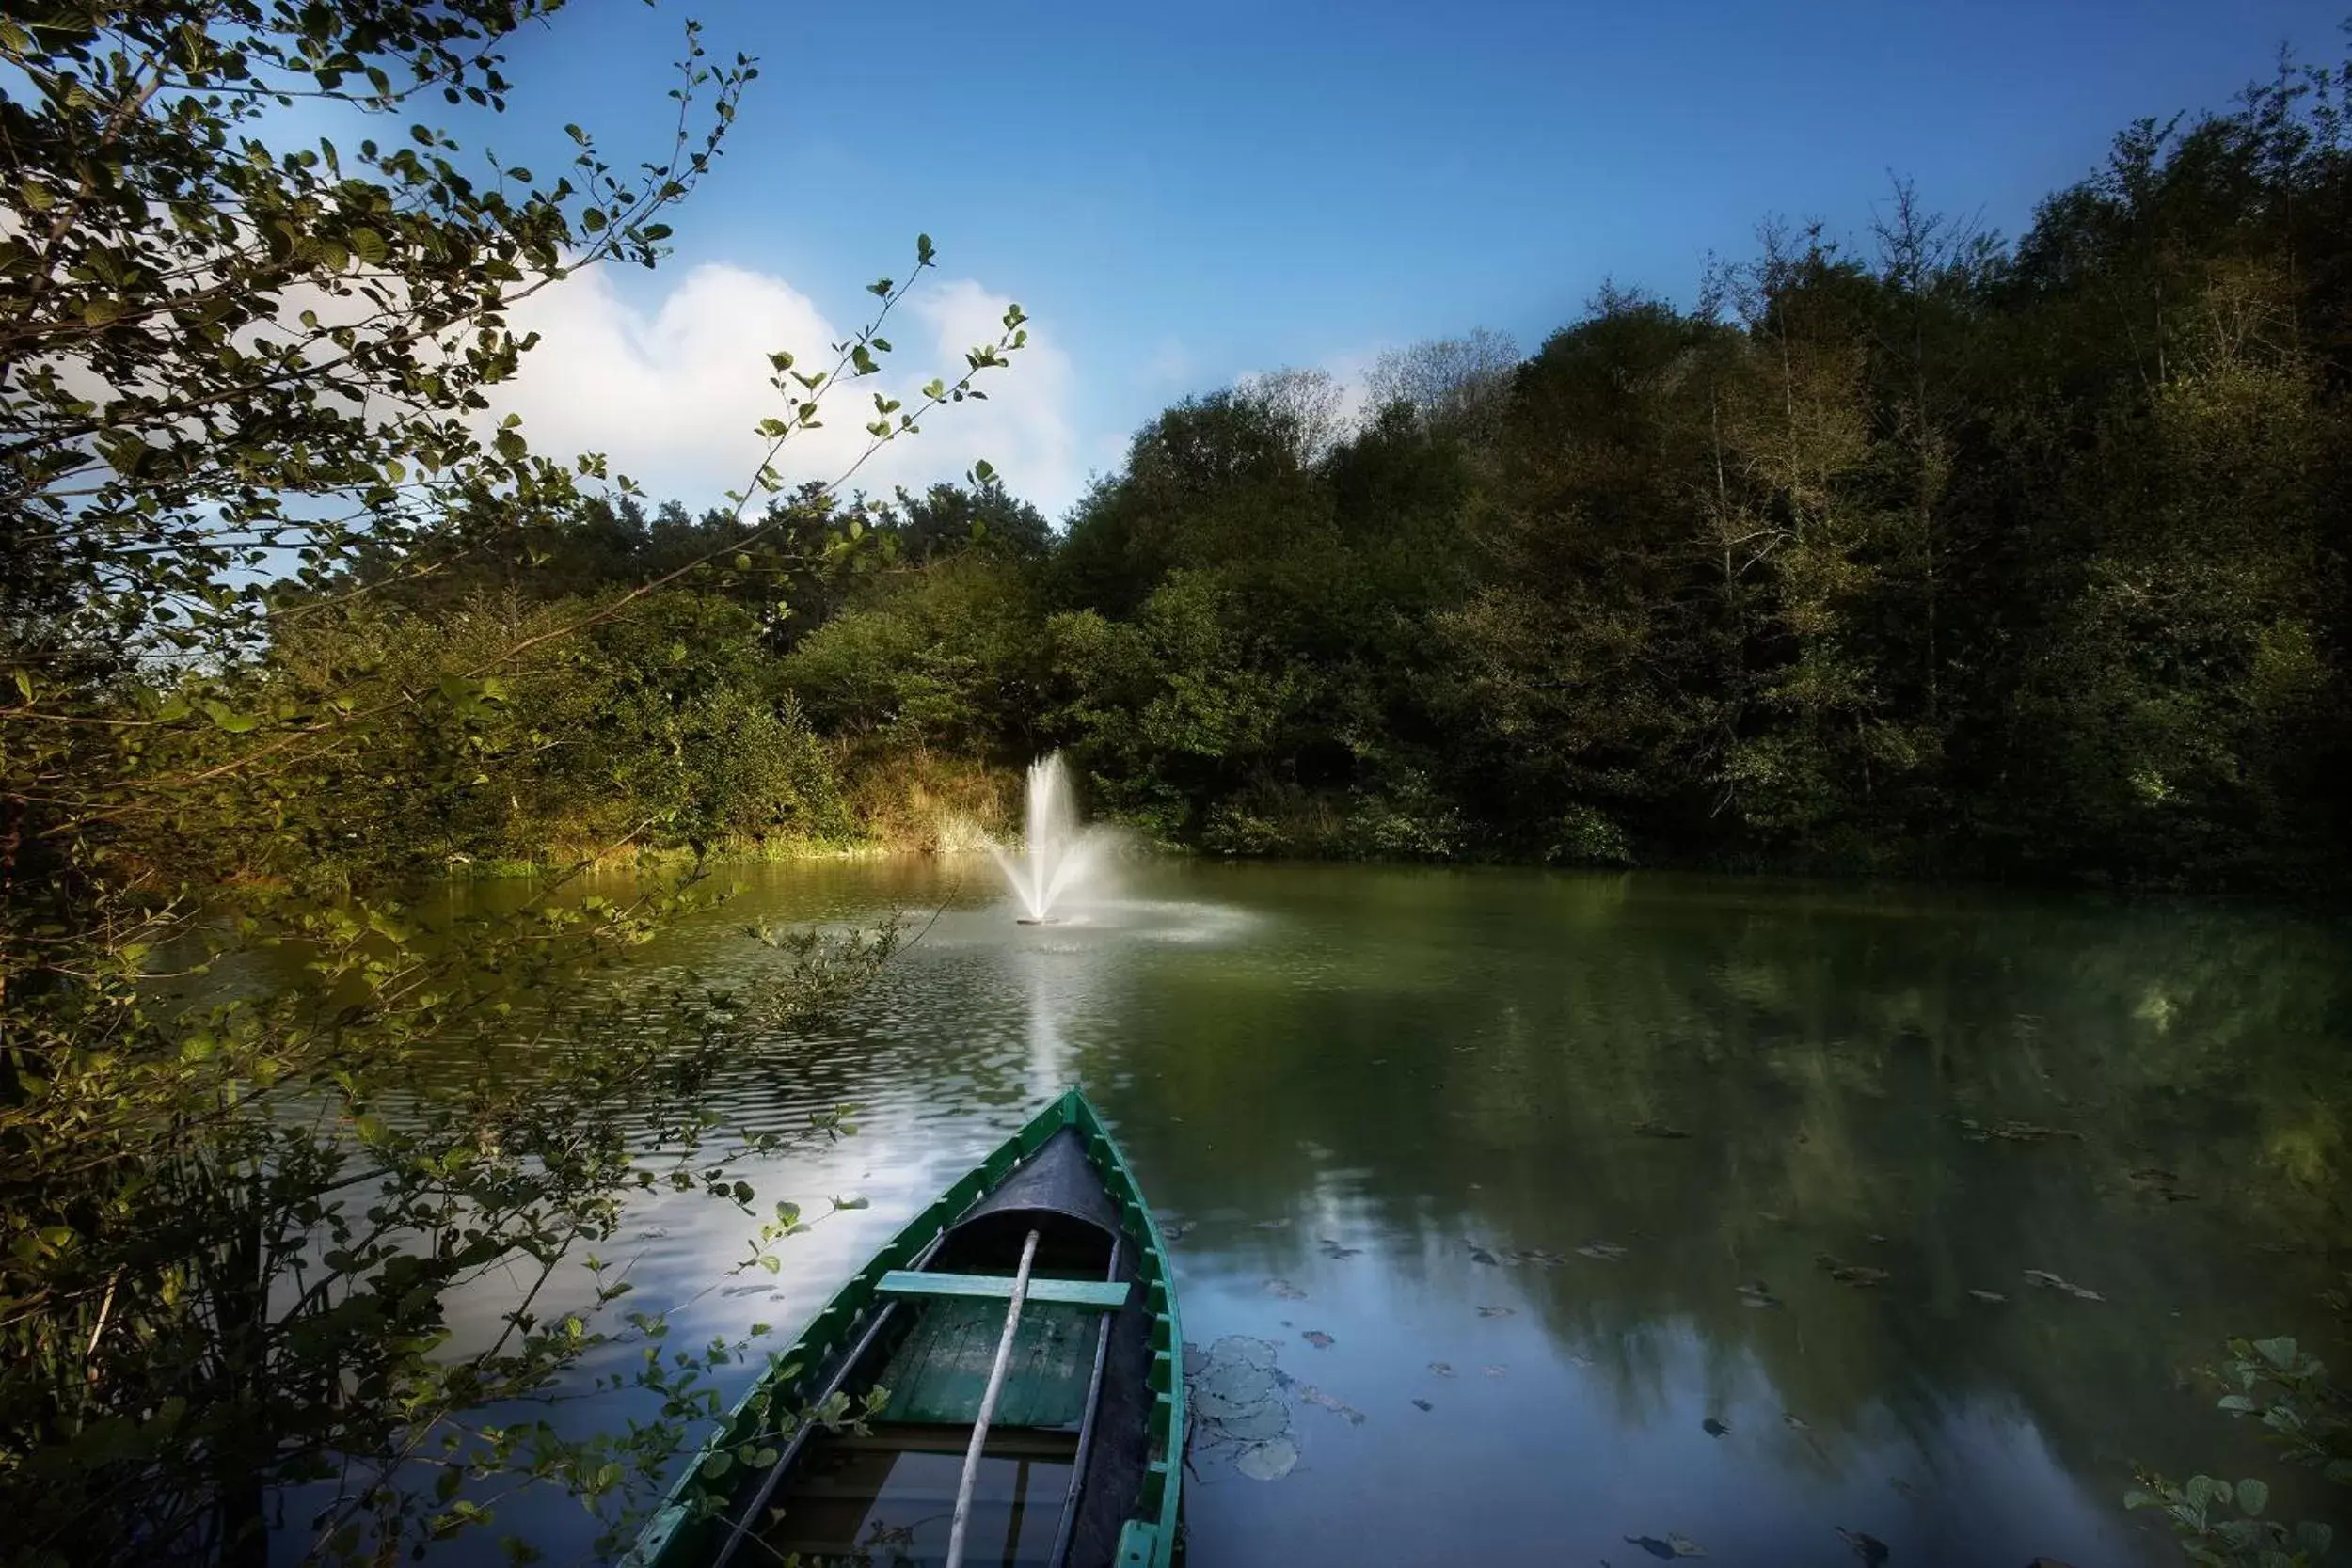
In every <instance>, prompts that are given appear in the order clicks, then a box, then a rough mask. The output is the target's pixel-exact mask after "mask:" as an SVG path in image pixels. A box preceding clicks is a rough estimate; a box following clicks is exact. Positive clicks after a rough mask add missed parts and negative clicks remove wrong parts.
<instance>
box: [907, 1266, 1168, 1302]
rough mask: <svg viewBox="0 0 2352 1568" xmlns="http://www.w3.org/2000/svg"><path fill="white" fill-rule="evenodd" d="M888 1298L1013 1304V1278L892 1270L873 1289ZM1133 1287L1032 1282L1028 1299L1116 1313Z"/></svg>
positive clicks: (1114, 1283) (1103, 1282) (1086, 1282)
mask: <svg viewBox="0 0 2352 1568" xmlns="http://www.w3.org/2000/svg"><path fill="white" fill-rule="evenodd" d="M874 1288H875V1289H876V1290H877V1291H881V1292H882V1294H883V1295H886V1296H973V1297H978V1298H979V1299H982V1300H993V1301H1010V1300H1011V1299H1012V1277H1011V1276H1010V1275H994V1274H929V1273H926V1272H924V1271H922V1270H919V1269H893V1270H891V1271H890V1272H889V1273H888V1274H886V1275H882V1279H881V1281H880V1282H879V1283H878V1284H876V1286H875V1287H874ZM1131 1288H1132V1287H1131V1284H1130V1282H1129V1281H1127V1280H1123V1279H1032V1280H1030V1281H1029V1299H1030V1300H1031V1301H1033V1302H1038V1303H1040V1304H1043V1305H1050V1306H1056V1307H1090V1308H1092V1309H1093V1310H1095V1311H1098V1312H1116V1311H1118V1310H1119V1309H1120V1307H1124V1306H1126V1305H1127V1295H1128V1292H1129V1291H1130V1289H1131Z"/></svg>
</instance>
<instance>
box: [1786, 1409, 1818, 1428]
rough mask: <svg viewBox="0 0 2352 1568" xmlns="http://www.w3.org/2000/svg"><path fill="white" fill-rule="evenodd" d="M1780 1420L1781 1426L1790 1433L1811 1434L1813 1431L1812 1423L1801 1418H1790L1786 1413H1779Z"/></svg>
mask: <svg viewBox="0 0 2352 1568" xmlns="http://www.w3.org/2000/svg"><path fill="white" fill-rule="evenodd" d="M1780 1420H1781V1424H1782V1425H1783V1426H1785V1427H1787V1428H1788V1430H1789V1431H1791V1432H1811V1431H1812V1430H1813V1423H1812V1422H1810V1421H1808V1420H1806V1419H1805V1418H1804V1417H1802V1416H1791V1415H1789V1414H1788V1412H1787V1411H1783V1412H1781V1417H1780Z"/></svg>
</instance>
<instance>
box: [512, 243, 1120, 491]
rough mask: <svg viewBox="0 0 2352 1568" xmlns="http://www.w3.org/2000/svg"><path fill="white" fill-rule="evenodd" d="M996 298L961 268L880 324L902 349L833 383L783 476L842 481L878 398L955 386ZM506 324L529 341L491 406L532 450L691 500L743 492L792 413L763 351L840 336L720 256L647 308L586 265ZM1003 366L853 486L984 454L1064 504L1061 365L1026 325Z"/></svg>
mask: <svg viewBox="0 0 2352 1568" xmlns="http://www.w3.org/2000/svg"><path fill="white" fill-rule="evenodd" d="M868 303H870V301H869V302H868ZM1008 303H1009V301H1008V299H1007V297H1006V296H1004V295H1001V294H996V293H991V292H989V291H988V290H987V289H985V288H983V287H982V286H981V285H980V284H978V283H977V282H974V281H972V280H970V279H960V280H956V281H952V282H926V283H924V284H922V285H921V286H919V287H918V288H917V289H916V291H915V292H914V293H913V294H911V295H910V296H909V297H908V298H907V300H906V302H905V303H904V304H903V305H901V306H900V307H899V308H898V309H899V312H900V313H899V314H897V315H894V316H893V318H892V321H891V325H890V326H889V327H886V328H884V331H883V336H884V337H886V338H889V339H890V340H891V341H893V342H894V343H896V344H897V352H896V353H894V354H891V355H888V356H883V370H882V372H881V373H880V374H878V375H872V376H867V377H865V378H863V379H861V380H856V381H845V382H843V383H842V385H841V386H840V387H839V388H837V389H835V390H834V393H833V394H832V395H831V396H830V397H828V398H827V399H826V400H825V402H824V405H823V407H824V411H823V413H822V415H821V416H820V417H821V418H822V420H823V421H824V427H823V428H822V429H819V430H815V431H803V432H801V433H799V434H796V435H795V436H793V437H792V438H791V439H790V440H789V441H787V442H786V443H785V447H784V451H783V452H782V454H781V455H780V456H779V458H778V460H777V467H779V469H780V470H782V472H783V473H784V474H785V476H786V478H787V481H788V482H791V483H798V482H799V481H802V480H807V479H818V480H832V479H834V478H836V477H838V476H839V475H840V474H841V473H842V472H843V470H845V469H846V468H848V467H849V466H850V464H851V463H852V462H854V461H855V460H856V458H857V455H858V453H859V452H860V451H864V450H865V448H866V444H867V443H868V441H869V439H870V437H868V436H866V430H865V427H866V423H867V422H868V421H869V420H872V419H873V418H874V417H875V415H874V403H873V394H874V393H875V392H876V391H882V392H884V393H886V394H888V395H889V396H891V397H894V398H898V399H900V400H902V401H903V402H904V403H905V404H906V406H907V408H909V409H913V408H914V407H915V406H916V405H917V404H919V402H920V397H919V394H918V393H917V392H916V391H915V388H918V387H920V386H921V385H922V384H923V383H924V382H926V381H928V380H930V378H931V377H932V376H934V375H938V376H942V377H944V378H945V379H946V380H948V381H950V382H952V381H954V380H955V379H956V377H957V376H958V375H960V374H961V373H962V372H963V369H964V360H963V356H964V352H965V351H966V350H967V349H970V348H973V347H975V346H977V345H978V344H980V343H982V342H990V341H994V340H995V338H996V337H997V335H998V333H999V332H1000V331H1001V330H1002V319H1003V316H1004V312H1005V309H1006V307H1007V304H1008ZM512 322H513V325H514V327H515V330H516V332H517V333H527V332H534V331H535V332H537V333H539V334H540V335H541V338H540V342H539V344H538V346H537V347H536V348H534V349H532V351H531V352H530V353H529V354H527V355H525V356H523V365H522V370H521V372H520V373H519V374H518V375H517V376H516V379H515V381H514V382H512V383H510V384H509V385H507V386H506V387H504V388H500V389H499V391H500V395H499V397H498V399H497V403H498V412H499V413H500V414H501V415H503V414H505V413H507V412H510V411H511V412H514V413H517V414H520V415H521V416H522V420H523V431H524V433H525V434H526V435H527V436H529V437H530V439H531V443H532V450H534V451H540V452H544V453H548V454H550V455H553V454H560V453H570V452H575V451H601V452H603V453H605V454H606V455H607V456H608V457H609V458H611V459H612V467H613V468H614V470H615V471H617V472H620V473H626V474H628V476H629V477H630V478H632V479H634V480H636V481H637V482H638V483H640V484H642V485H644V487H645V489H646V490H647V491H649V492H650V493H651V494H652V495H654V496H655V497H657V498H663V499H666V498H669V497H672V496H675V497H676V498H677V499H681V500H683V501H686V502H687V503H688V504H689V505H691V506H695V507H701V506H705V505H710V504H715V503H717V502H718V501H719V499H720V498H721V495H722V493H723V492H724V491H726V490H730V489H740V488H742V487H743V486H744V485H745V483H747V482H748V481H749V480H750V478H751V475H752V473H753V472H754V470H755V468H756V467H757V465H758V462H759V458H760V454H761V453H762V451H764V450H765V448H766V442H764V441H763V440H762V439H761V438H760V437H759V436H756V435H755V434H754V431H755V427H756V426H757V425H758V423H759V421H760V420H763V419H767V418H770V417H775V418H788V417H789V415H790V409H789V407H788V405H787V404H786V403H785V401H784V400H783V399H782V398H781V397H780V396H779V395H778V394H777V392H776V391H775V389H774V388H771V387H770V386H769V385H768V378H769V376H770V375H771V373H773V372H771V369H770V366H769V363H768V357H767V356H769V355H770V354H771V353H772V352H774V351H775V350H777V349H787V350H789V351H790V352H791V353H792V354H793V355H794V356H796V358H797V359H798V361H799V364H798V367H797V368H798V369H801V370H803V371H810V370H817V369H829V368H830V367H831V364H832V359H833V356H832V355H831V354H830V353H829V352H828V350H827V345H828V344H830V343H834V342H836V341H840V340H842V339H844V338H846V337H847V336H848V335H849V333H848V331H847V330H846V329H845V328H843V327H841V326H840V325H836V324H835V323H834V322H832V321H830V320H828V319H827V318H826V316H825V314H824V312H823V311H822V310H820V309H818V306H817V304H816V303H815V302H814V301H812V300H811V299H809V298H808V296H807V295H805V294H803V293H800V292H799V291H798V290H796V289H794V288H793V287H792V286H791V285H790V284H789V283H787V282H786V281H785V280H784V279H783V278H780V277H772V276H771V275H768V274H765V273H759V272H753V271H750V270H748V269H745V268H741V267H732V266H720V265H706V266H699V267H696V268H694V269H693V270H692V271H691V272H688V273H687V274H686V275H685V276H684V277H681V278H680V279H679V280H678V282H677V285H676V286H675V288H673V289H672V290H671V291H670V292H669V293H667V294H666V295H664V296H663V297H662V299H661V301H660V306H659V307H658V308H657V309H653V310H652V311H651V312H650V313H648V312H647V311H644V310H642V309H638V308H636V307H634V306H632V305H631V304H629V303H628V301H626V300H624V299H623V298H621V297H620V295H619V294H618V293H616V292H615V291H614V289H613V287H612V282H611V280H610V278H609V277H607V276H606V275H605V274H603V273H602V272H601V271H594V270H592V271H589V272H586V273H582V274H580V275H579V276H576V277H571V278H568V279H566V280H565V281H564V282H563V283H561V284H559V285H557V286H555V287H553V288H550V289H548V290H545V291H543V292H542V293H539V294H536V295H534V296H533V297H532V298H531V299H529V300H527V301H525V302H523V303H522V304H521V305H520V306H518V307H516V309H515V310H514V311H513V313H512ZM1011 360H1012V363H1011V367H1010V368H1009V370H1002V371H989V372H983V373H982V375H981V376H980V377H979V379H978V381H977V383H976V385H977V387H978V388H980V389H981V390H984V391H985V392H987V394H988V398H987V401H985V402H965V403H962V404H955V405H952V406H949V407H944V408H941V409H938V410H936V411H934V412H933V413H932V414H930V416H929V417H928V418H926V419H925V420H923V421H922V427H921V431H920V433H919V434H917V435H914V436H901V437H899V438H898V439H897V440H895V441H893V442H891V443H889V444H888V445H887V446H885V447H883V448H882V451H879V452H877V453H876V454H875V455H874V457H873V458H872V460H871V461H869V462H868V463H867V464H866V466H865V467H863V468H860V469H859V470H858V474H857V478H856V479H855V481H853V482H852V483H853V486H863V487H864V488H865V489H866V490H867V491H869V492H878V493H887V492H888V490H889V489H890V487H891V486H892V485H894V484H906V485H909V486H910V487H912V486H917V485H921V484H925V483H930V482H931V481H933V480H938V479H947V478H953V477H957V476H960V475H961V474H962V473H963V472H964V470H966V469H967V468H969V467H971V466H972V464H973V463H974V461H975V460H977V459H980V458H986V459H987V460H988V461H989V462H991V463H993V464H994V465H995V466H996V467H997V469H998V471H999V472H1001V473H1002V474H1003V475H1004V478H1005V482H1006V483H1007V484H1008V485H1009V487H1010V488H1011V489H1012V491H1013V492H1014V493H1015V494H1016V495H1020V496H1022V497H1025V498H1026V499H1030V500H1033V501H1035V502H1036V503H1037V504H1038V505H1039V507H1041V509H1042V510H1043V511H1044V512H1045V513H1046V514H1047V515H1049V516H1052V515H1058V513H1059V512H1060V511H1061V509H1062V508H1063V507H1065V506H1067V505H1068V504H1069V503H1070V502H1071V501H1072V500H1073V499H1075V498H1076V497H1077V495H1078V493H1079V491H1080V489H1081V487H1082V486H1083V483H1084V481H1085V474H1084V471H1083V469H1082V467H1081V466H1080V461H1079V455H1080V454H1079V443H1078V439H1077V436H1076V435H1075V434H1074V432H1073V429H1072V426H1071V419H1070V413H1069V410H1070V404H1071V397H1072V388H1073V377H1072V373H1071V367H1070V361H1069V359H1068V357H1067V356H1064V355H1063V354H1061V353H1060V352H1059V351H1058V350H1057V349H1056V348H1054V347H1053V346H1052V343H1051V341H1050V340H1049V339H1048V338H1047V337H1046V335H1045V334H1044V333H1042V332H1041V331H1040V329H1039V328H1038V326H1037V325H1035V324H1034V323H1032V324H1031V325H1030V327H1029V342H1028V346H1026V347H1025V348H1023V349H1022V350H1020V351H1019V352H1018V353H1015V354H1014V355H1012V356H1011Z"/></svg>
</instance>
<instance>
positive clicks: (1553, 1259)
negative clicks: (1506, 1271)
mask: <svg viewBox="0 0 2352 1568" xmlns="http://www.w3.org/2000/svg"><path fill="white" fill-rule="evenodd" d="M1566 1261H1567V1259H1565V1258H1563V1257H1561V1256H1560V1255H1559V1254H1558V1253H1556V1252H1549V1251H1546V1250H1545V1249H1544V1248H1542V1247H1539V1246H1531V1247H1512V1248H1511V1249H1510V1250H1508V1251H1506V1252H1504V1253H1503V1254H1502V1262H1503V1266H1504V1267H1506V1268H1508V1267H1511V1266H1513V1265H1515V1264H1519V1263H1533V1264H1534V1265H1535V1266H1536V1267H1537V1268H1539V1269H1556V1268H1558V1267H1559V1266H1560V1265H1561V1264H1563V1263H1565V1262H1566Z"/></svg>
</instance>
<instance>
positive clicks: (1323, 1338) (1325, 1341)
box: [1299, 1328, 1338, 1350]
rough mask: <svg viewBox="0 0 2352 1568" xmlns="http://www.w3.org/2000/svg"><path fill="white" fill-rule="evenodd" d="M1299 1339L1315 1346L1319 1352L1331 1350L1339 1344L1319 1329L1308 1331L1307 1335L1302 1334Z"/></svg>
mask: <svg viewBox="0 0 2352 1568" xmlns="http://www.w3.org/2000/svg"><path fill="white" fill-rule="evenodd" d="M1299 1338H1302V1339H1304V1340H1306V1341H1307V1343H1309V1344H1311V1345H1312V1346H1314V1347H1315V1349H1317V1350H1329V1349H1330V1348H1331V1347H1332V1346H1333V1345H1334V1344H1336V1343H1337V1342H1338V1341H1337V1340H1335V1339H1333V1338H1331V1336H1329V1335H1328V1334H1326V1333H1324V1332H1323V1330H1321V1329H1319V1328H1311V1329H1309V1330H1307V1332H1306V1333H1304V1334H1301V1335H1300V1336H1299Z"/></svg>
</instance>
